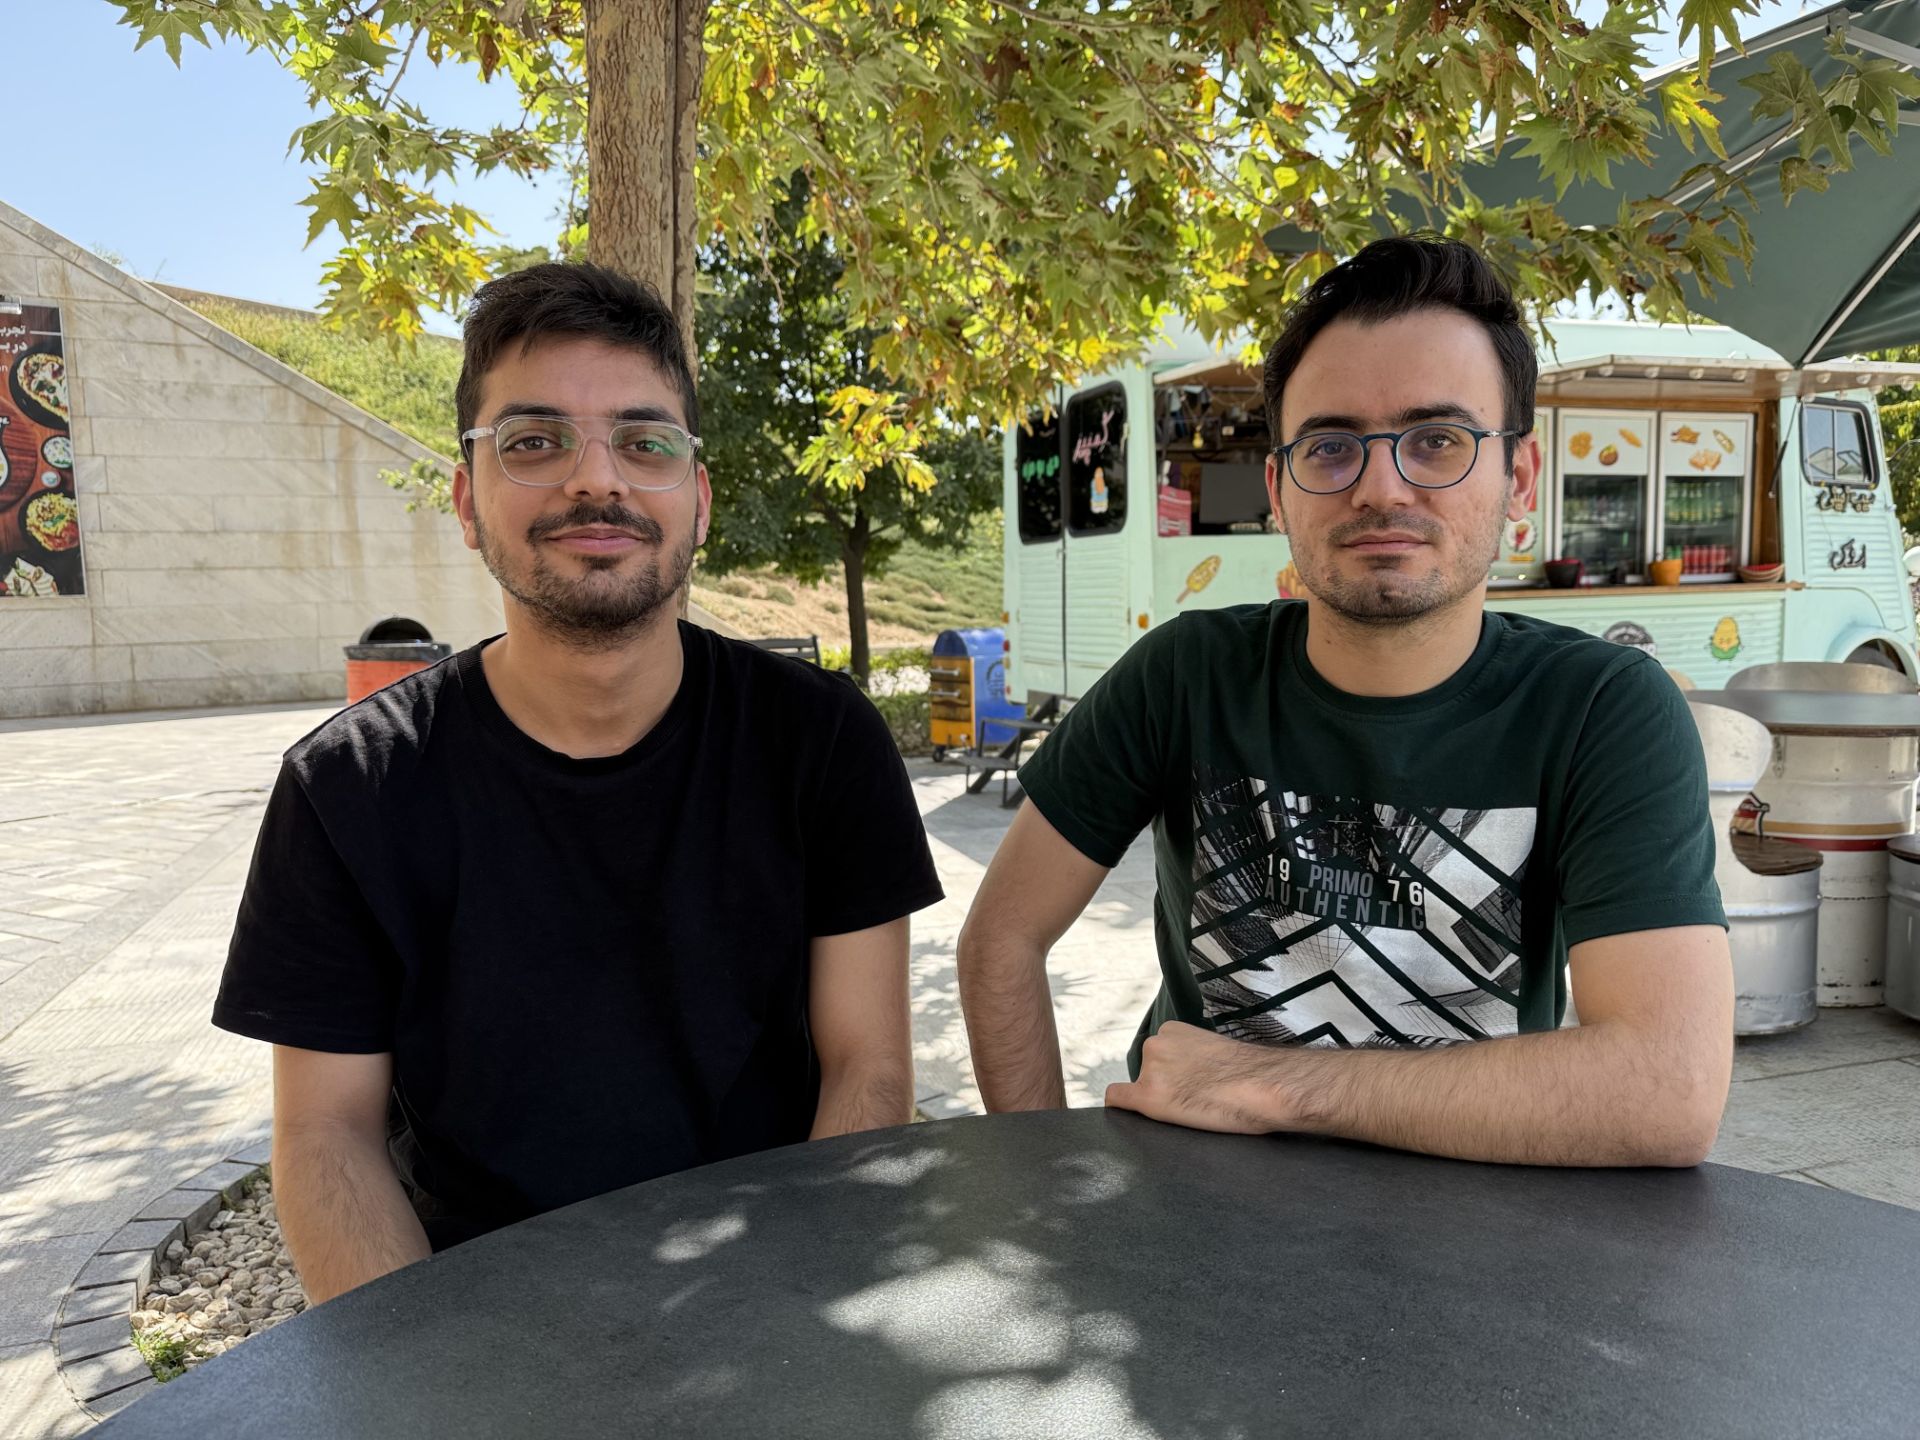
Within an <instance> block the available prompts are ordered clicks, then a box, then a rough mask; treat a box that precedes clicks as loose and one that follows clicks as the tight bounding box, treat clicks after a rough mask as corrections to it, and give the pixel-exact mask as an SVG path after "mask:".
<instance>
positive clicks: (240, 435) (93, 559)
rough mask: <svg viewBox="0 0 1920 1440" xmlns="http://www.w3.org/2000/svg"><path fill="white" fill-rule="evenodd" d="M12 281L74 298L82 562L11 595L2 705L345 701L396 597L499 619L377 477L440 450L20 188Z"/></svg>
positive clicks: (18, 288)
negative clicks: (39, 212) (257, 341)
mask: <svg viewBox="0 0 1920 1440" xmlns="http://www.w3.org/2000/svg"><path fill="white" fill-rule="evenodd" d="M0 296H5V297H7V298H9V299H22V300H37V301H43V302H47V303H51V304H57V305H58V306H59V307H60V309H61V319H62V324H63V329H64V332H65V341H66V359H67V374H68V385H69V392H70V393H69V399H70V405H71V409H72V416H73V426H72V430H73V448H74V488H75V492H76V499H77V503H78V506H79V511H80V543H81V550H82V556H83V559H84V563H85V566H86V594H84V595H79V596H57V597H49V598H46V599H21V598H17V597H5V598H0V717H19V716H36V715H68V714H83V713H90V712H99V711H119V710H148V709H166V708H178V707H189V706H201V705H228V704H253V703H264V702H271V701H283V700H325V699H334V698H339V697H342V696H344V694H345V689H346V686H345V671H344V661H343V659H342V656H341V652H340V647H341V646H342V645H344V644H347V643H349V642H351V641H353V640H354V639H356V638H358V636H359V634H360V631H361V630H362V629H363V628H364V627H365V626H366V625H367V624H368V622H370V621H372V620H375V619H378V618H379V617H381V616H383V615H388V614H403V615H410V616H412V617H413V618H415V619H417V620H420V621H422V622H423V623H425V624H426V625H427V626H428V627H429V628H430V629H431V630H432V631H433V633H434V636H435V638H437V639H441V640H446V641H448V642H450V643H452V644H453V645H454V646H455V647H456V648H458V647H461V646H465V645H470V644H472V643H473V642H474V641H476V640H478V639H481V638H483V637H484V636H486V635H489V634H492V633H494V632H496V631H497V630H499V629H500V628H501V618H500V597H499V592H498V590H497V589H496V588H495V586H494V584H493V581H492V579H491V578H490V577H489V576H488V575H487V573H486V570H485V569H484V568H483V567H482V565H481V563H480V559H479V557H478V556H477V555H475V554H474V553H473V552H471V551H470V550H468V549H467V548H466V546H465V544H464V543H463V542H462V540H461V537H460V530H459V527H458V525H457V524H456V523H455V522H454V521H453V520H452V518H451V517H448V516H443V515H437V514H429V513H427V512H424V511H423V512H419V513H414V514H409V513H408V511H407V508H406V504H405V502H404V501H403V500H402V499H401V497H400V496H399V495H397V494H395V493H394V492H393V491H392V490H390V489H389V488H388V487H387V485H386V484H385V482H384V481H383V480H382V479H381V478H380V476H381V471H382V470H388V469H405V468H406V467H407V466H408V465H409V464H411V463H412V462H413V461H414V460H415V459H417V458H424V457H427V456H428V455H429V454H430V452H429V451H427V450H426V449H425V447H423V446H421V445H418V444H416V443H415V442H414V441H412V440H411V439H409V438H408V437H407V436H405V435H402V434H401V433H400V432H399V431H397V430H394V429H393V428H391V427H390V426H387V425H385V424H383V423H381V422H380V421H378V420H376V419H374V418H373V417H372V416H370V415H368V414H366V413H365V412H364V411H361V410H358V409H356V408H354V407H353V406H352V405H350V404H348V403H347V402H346V401H345V400H342V399H341V398H340V397H339V396H337V395H334V394H333V393H332V392H330V391H328V390H325V389H323V388H321V387H320V386H318V385H316V384H314V383H313V382H312V381H310V380H308V379H306V378H305V377H304V376H302V375H299V374H297V373H296V372H294V371H292V370H289V369H288V368H286V367H285V366H283V365H281V364H280V363H279V362H277V361H275V360H273V359H271V358H269V357H268V356H265V355H262V354H261V353H260V352H259V351H257V350H255V349H253V347H251V346H249V345H247V344H245V343H244V342H243V341H241V340H239V339H236V338H235V337H234V336H232V335H229V334H228V333H227V332H225V331H224V330H221V329H219V328H218V327H217V326H215V325H213V324H212V322H210V321H208V320H206V319H205V318H203V317H202V316H200V315H198V314H197V313H195V312H194V311H192V310H190V309H188V308H187V307H186V306H184V305H181V304H180V303H178V302H177V301H174V300H172V299H169V298H168V297H166V296H164V295H162V294H161V293H160V292H159V291H157V290H154V289H152V288H151V287H149V286H147V285H144V284H142V283H141V282H139V281H137V280H135V279H133V278H132V277H130V276H127V275H124V274H122V273H121V272H119V271H118V270H116V269H114V268H113V267H112V266H110V265H108V264H107V263H106V262H104V261H102V260H100V259H98V258H96V257H94V256H92V255H89V254H87V253H86V252H85V251H83V250H81V249H80V248H79V247H77V246H75V245H72V244H71V243H69V242H68V241H66V240H63V239H61V238H60V237H59V236H57V235H54V234H53V233H52V232H50V231H48V230H46V229H45V228H44V227H42V226H40V225H38V224H36V223H35V222H34V221H32V220H30V219H28V218H27V217H26V216H24V215H22V214H20V213H19V212H18V211H15V210H12V209H10V208H8V207H7V206H5V205H0Z"/></svg>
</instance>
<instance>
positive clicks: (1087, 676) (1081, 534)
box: [1065, 382, 1133, 699]
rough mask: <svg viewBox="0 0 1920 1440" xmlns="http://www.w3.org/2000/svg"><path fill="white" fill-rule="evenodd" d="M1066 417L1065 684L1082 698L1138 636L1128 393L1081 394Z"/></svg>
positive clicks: (1115, 387) (1114, 387)
mask: <svg viewBox="0 0 1920 1440" xmlns="http://www.w3.org/2000/svg"><path fill="white" fill-rule="evenodd" d="M1065 416H1066V452H1067V459H1066V520H1067V524H1066V556H1065V562H1066V568H1065V575H1066V606H1065V614H1066V643H1065V650H1066V686H1065V693H1066V694H1067V695H1068V696H1070V697H1073V698H1076V699H1077V698H1078V697H1079V696H1081V695H1084V694H1086V693H1087V687H1088V686H1090V685H1092V684H1093V682H1094V681H1095V680H1098V679H1099V678H1100V677H1101V676H1102V675H1104V674H1105V673H1106V672H1107V670H1108V669H1109V668H1110V667H1111V666H1112V665H1113V662H1114V661H1116V660H1118V659H1119V658H1120V656H1121V655H1122V654H1123V653H1124V652H1125V650H1126V648H1127V645H1128V642H1129V641H1130V640H1131V639H1132V638H1133V636H1132V631H1131V629H1130V628H1129V624H1128V622H1129V620H1130V619H1131V616H1130V615H1129V613H1128V593H1127V550H1126V543H1125V541H1124V540H1123V538H1122V535H1121V532H1122V531H1123V530H1124V529H1125V528H1126V524H1127V510H1128V504H1127V501H1128V496H1127V489H1128V486H1127V459H1128V448H1127V441H1128V416H1127V392H1126V389H1125V387H1124V386H1122V385H1121V384H1119V383H1118V382H1115V383H1113V384H1110V385H1101V386H1099V387H1097V388H1096V389H1092V390H1088V391H1086V392H1085V393H1083V394H1080V395H1076V396H1074V397H1073V399H1071V400H1069V401H1068V402H1067V408H1066V412H1065Z"/></svg>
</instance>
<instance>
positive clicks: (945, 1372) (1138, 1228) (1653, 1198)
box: [122, 1112, 1920, 1440]
mask: <svg viewBox="0 0 1920 1440" xmlns="http://www.w3.org/2000/svg"><path fill="white" fill-rule="evenodd" d="M1896 1222H1897V1223H1896ZM1908 1223H1909V1222H1908V1220H1907V1217H1906V1216H1905V1214H1904V1212H1900V1211H1897V1210H1894V1209H1893V1208H1892V1207H1888V1206H1875V1205H1872V1204H1871V1202H1867V1201H1862V1200H1858V1199H1855V1198H1853V1197H1849V1196H1839V1195H1835V1194H1832V1193H1831V1192H1819V1191H1814V1190H1813V1189H1812V1188H1811V1187H1798V1186H1792V1185H1790V1184H1787V1183H1786V1182H1780V1181H1773V1180H1768V1179H1765V1178H1764V1177H1758V1176H1751V1175H1746V1174H1744V1173H1742V1172H1738V1171H1727V1170H1718V1169H1705V1170H1698V1171H1687V1172H1653V1171H1615V1172H1574V1171H1552V1170H1531V1169H1525V1168H1505V1167H1486V1166H1469V1165H1457V1164H1452V1163H1449V1162H1443V1161H1434V1160H1427V1159H1424V1158H1422V1157H1417V1156H1406V1155H1394V1154H1389V1153H1385V1152H1380V1151H1375V1150H1371V1149H1369V1148H1368V1147H1364V1146H1349V1145H1339V1144H1333V1143H1321V1142H1314V1141H1292V1140H1285V1141H1283V1140H1272V1139H1240V1138H1232V1137H1219V1136H1203V1135H1198V1134H1196V1133H1194V1132H1191V1131H1183V1130H1178V1129H1175V1128H1173V1127H1167V1126H1159V1125H1155V1124H1153V1123H1152V1122H1150V1121H1145V1120H1141V1119H1139V1118H1138V1117H1134V1116H1130V1115H1125V1114H1121V1113H1118V1112H1100V1113H1098V1114H1088V1113H1086V1112H1079V1113H1075V1114H1063V1113H1059V1112H1055V1113H1052V1114H1044V1115H1023V1116H1002V1117H997V1118H994V1119H991V1120H978V1119H975V1120H959V1121H952V1122H948V1123H946V1124H940V1125H924V1126H912V1127H907V1128H905V1129H902V1130H895V1131H888V1132H883V1133H881V1134H878V1135H874V1136H870V1137H869V1136H849V1137H844V1138H842V1139H840V1140H833V1141H826V1142H821V1143H819V1144H815V1145H808V1146H799V1147H792V1148H789V1149H786V1150H781V1151H775V1152H770V1153H768V1154H766V1155H761V1156H751V1157H746V1158H743V1159H741V1160H737V1161H731V1162H728V1163H726V1164H723V1165H717V1166H711V1167H708V1168H706V1169H703V1170H698V1171H691V1172H688V1173H686V1174H683V1175H678V1176H672V1177H668V1178H666V1179H663V1180H659V1181H654V1182H651V1183H649V1184H646V1185H641V1186H636V1187H634V1188H633V1189H630V1190H626V1191H622V1192H618V1193H617V1194H614V1195H610V1196H603V1197H601V1198H600V1199H597V1200H592V1201H587V1202H585V1203H583V1204H581V1205H577V1206H573V1207H570V1208H568V1209H566V1210H561V1211H556V1212H554V1213H552V1214H549V1215H546V1216H542V1217H540V1218H539V1219H536V1220H533V1221H529V1222H527V1223H526V1224H523V1225H520V1226H516V1227H513V1228H512V1229H510V1230H505V1231H500V1232H497V1233H495V1234H493V1235H489V1236H485V1237H483V1238H481V1239H480V1240H477V1241H474V1242H472V1243H471V1244H469V1245H465V1246H461V1247H459V1248H458V1249H455V1250H452V1251H449V1252H447V1253H445V1254H443V1255H440V1256H437V1257H435V1258H434V1259H432V1260H430V1261H428V1262H425V1263H424V1264H421V1265H417V1266H413V1267H411V1268H409V1269H407V1270H405V1271H402V1272H399V1273H398V1274H395V1275H393V1276H390V1277H388V1279H386V1280H384V1281H381V1282H378V1283H376V1284H374V1285H371V1286H368V1287H366V1288H364V1289H362V1290H359V1291H355V1292H353V1293H351V1294H349V1295H347V1296H344V1297H342V1298H341V1299H339V1300H336V1301H334V1302H332V1303H330V1304H328V1305H325V1306H322V1307H320V1308H319V1309H317V1310H316V1311H314V1312H312V1313H310V1314H309V1315H307V1316H305V1317H302V1319H300V1320H299V1321H296V1322H295V1323H293V1324H291V1325H287V1326H283V1327H281V1328H280V1329H279V1330H276V1331H274V1332H273V1333H271V1334H269V1335H266V1336H262V1337H260V1338H259V1339H257V1340H255V1341H253V1342H251V1343H249V1344H248V1345H246V1346H243V1347H241V1348H240V1349H239V1350H237V1351H235V1352H233V1353H232V1354H230V1355H228V1356H226V1357H223V1358H222V1360H220V1361H219V1362H217V1363H216V1364H214V1365H210V1366H206V1367H203V1369H201V1370H200V1371H198V1372H196V1373H195V1374H194V1375H191V1376H188V1377H187V1378H186V1379H185V1380H182V1381H180V1382H178V1383H177V1385H174V1386H169V1387H167V1390H168V1392H177V1393H163V1394H162V1395H161V1396H158V1397H156V1398H155V1400H153V1401H146V1402H142V1405H140V1406H136V1407H134V1408H133V1409H131V1410H129V1411H128V1412H127V1413H126V1416H124V1417H122V1418H123V1420H131V1419H134V1418H135V1417H141V1412H142V1410H143V1409H145V1410H147V1411H148V1414H149V1415H150V1416H151V1419H152V1422H154V1423H149V1425H148V1427H147V1428H146V1429H145V1430H141V1429H138V1428H134V1429H132V1430H130V1431H129V1432H128V1433H132V1434H142V1433H144V1434H151V1435H173V1434H179V1435H182V1436H186V1435H192V1436H194V1437H196V1440H204V1437H211V1436H214V1435H219V1434H233V1435H243V1434H249V1433H252V1432H250V1430H249V1429H248V1428H247V1427H248V1426H249V1425H250V1424H252V1423H253V1421H254V1420H256V1419H257V1417H258V1416H259V1415H261V1414H263V1413H267V1410H266V1408H265V1407H268V1406H271V1407H272V1413H274V1414H275V1416H276V1434H277V1435H279V1436H283V1437H287V1440H293V1437H298V1436H305V1435H316V1436H317V1435H323V1434H325V1435H343V1434H376V1433H402V1432H404V1433H408V1434H413V1435H416V1436H440V1435H447V1436H455V1435H458V1436H470V1435H509V1434H512V1435H517V1434H554V1435H573V1434H660V1435H673V1436H677V1437H678V1436H689V1437H707V1436H714V1437H718V1436H728V1437H737V1436H779V1437H781V1440H797V1437H803V1436H819V1437H832V1440H854V1437H869V1436H871V1437H887V1440H895V1437H923V1440H960V1437H995V1440H1000V1437H1011V1436H1035V1437H1046V1440H1072V1437H1081V1436H1085V1437H1099V1440H1115V1437H1127V1440H1144V1437H1157V1440H1187V1437H1200V1436H1206V1437H1210V1440H1222V1437H1248V1436H1256V1435H1267V1434H1272V1433H1279V1432H1280V1431H1285V1432H1286V1433H1295V1432H1298V1433H1318V1432H1321V1431H1328V1432H1330V1433H1347V1432H1348V1431H1349V1430H1350V1428H1351V1422H1352V1421H1353V1419H1354V1417H1355V1416H1356V1415H1365V1416H1366V1417H1367V1421H1366V1429H1368V1430H1369V1431H1370V1432H1372V1433H1389V1432H1391V1431H1397V1430H1408V1431H1410V1432H1411V1433H1443V1432H1444V1433H1458V1434H1468V1433H1472V1434H1476V1435H1483V1434H1496V1433H1497V1434H1512V1435H1525V1434H1538V1433H1577V1434H1601V1433H1642V1432H1644V1431H1648V1430H1652V1429H1667V1428H1678V1429H1681V1430H1683V1431H1685V1432H1686V1433H1688V1434H1690V1435H1693V1436H1695V1437H1696V1440H1698V1437H1704V1436H1707V1435H1715V1436H1717V1435H1733V1434H1745V1433H1753V1432H1752V1428H1751V1427H1748V1426H1747V1421H1748V1420H1752V1421H1753V1422H1755V1423H1756V1424H1757V1425H1758V1426H1759V1428H1760V1429H1763V1430H1766V1431H1768V1432H1769V1433H1805V1432H1807V1431H1809V1430H1812V1429H1823V1430H1828V1431H1830V1432H1831V1433H1887V1434H1892V1433H1901V1432H1900V1431H1899V1426H1898V1425H1897V1424H1896V1425H1895V1426H1894V1427H1893V1428H1889V1427H1888V1425H1887V1424H1886V1423H1885V1422H1886V1421H1887V1420H1888V1418H1889V1417H1892V1416H1897V1415H1900V1414H1908V1415H1909V1418H1910V1412H1908V1411H1906V1410H1905V1409H1904V1408H1902V1407H1904V1406H1905V1404H1906V1400H1905V1399H1903V1398H1901V1397H1911V1398H1912V1399H1914V1400H1915V1402H1916V1403H1920V1378H1916V1377H1914V1376H1912V1375H1911V1374H1910V1373H1908V1372H1907V1371H1905V1370H1902V1369H1901V1367H1900V1364H1899V1362H1898V1360H1897V1358H1896V1357H1898V1356H1899V1355H1903V1354H1905V1353H1906V1350H1907V1348H1909V1347H1910V1344H1911V1333H1910V1331H1902V1332H1901V1333H1899V1334H1894V1333H1891V1332H1890V1331H1889V1328H1888V1325H1887V1324H1886V1323H1875V1322H1872V1321H1870V1320H1868V1319H1866V1318H1865V1317H1871V1316H1880V1317H1882V1318H1883V1321H1890V1322H1894V1323H1893V1328H1894V1329H1898V1328H1899V1325H1900V1323H1902V1322H1900V1321H1899V1320H1898V1317H1902V1316H1907V1315H1910V1314H1911V1313H1912V1310H1913V1301H1912V1296H1911V1289H1912V1286H1913V1284H1914V1283H1915V1281H1916V1278H1920V1270H1916V1266H1915V1263H1914V1261H1913V1260H1912V1259H1911V1258H1910V1257H1908V1256H1907V1255H1905V1254H1904V1253H1903V1252H1902V1251H1901V1250H1900V1248H1899V1247H1900V1246H1901V1243H1902V1242H1901V1237H1902V1236H1908V1237H1909V1238H1910V1231H1907V1230H1901V1229H1899V1228H1897V1225H1899V1224H1908ZM1868 1256H1871V1257H1874V1259H1873V1261H1872V1262H1871V1263H1862V1262H1863V1257H1868ZM1788 1355H1791V1356H1792V1357H1793V1360H1792V1362H1791V1363H1783V1361H1782V1357H1784V1356H1788ZM1868 1375H1871V1376H1873V1377H1874V1378H1873V1380H1872V1382H1871V1383H1868V1382H1867V1380H1866V1378H1865V1377H1867V1376H1868ZM1814 1377H1818V1381H1817V1383H1814ZM215 1382H218V1383H219V1384H222V1385H224V1387H225V1388H224V1391H221V1390H217V1389H215V1388H213V1387H214V1384H215ZM196 1386H199V1387H200V1388H199V1389H197V1390H196V1389H195V1388H194V1387H196ZM196 1395H197V1396H199V1397H201V1398H200V1399H198V1400H190V1398H189V1397H190V1396H196ZM1896 1401H1897V1402H1898V1403H1897V1404H1896ZM175 1402H178V1403H175ZM163 1414H164V1415H168V1416H172V1417H178V1419H179V1420H180V1421H181V1423H180V1424H179V1425H178V1426H177V1427H176V1428H172V1429H168V1428H164V1426H163V1425H162V1424H160V1423H157V1422H159V1421H160V1420H161V1417H162V1415H163ZM1656 1417H1658V1419H1659V1421H1660V1423H1659V1424H1657V1425H1656V1423H1655V1421H1656ZM1761 1417H1765V1419H1764V1420H1763V1419H1762V1418H1761ZM143 1418H144V1417H143ZM1735 1422H1738V1423H1737V1424H1736V1423H1735ZM1741 1427H1747V1428H1741Z"/></svg>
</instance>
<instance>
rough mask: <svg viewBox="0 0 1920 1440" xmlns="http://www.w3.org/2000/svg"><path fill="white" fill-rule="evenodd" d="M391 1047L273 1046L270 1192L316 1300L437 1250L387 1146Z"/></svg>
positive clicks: (302, 1280)
mask: <svg viewBox="0 0 1920 1440" xmlns="http://www.w3.org/2000/svg"><path fill="white" fill-rule="evenodd" d="M392 1088H393V1057H392V1056H391V1055H334V1054H328V1053H326V1052H323V1051H319V1050H299V1049H296V1048H294V1047H293V1046H291V1045H276V1046H274V1047H273V1196H274V1207H275V1209H276V1210H277V1211H278V1213H279V1216H280V1225H281V1228H282V1230H283V1231H284V1232H285V1234H286V1238H287V1248H288V1249H289V1250H290V1251H292V1252H293V1263H294V1268H295V1269H297V1270H298V1271H299V1272H300V1283H301V1285H302V1286H303V1287H304V1288H305V1290H306V1292H307V1298H308V1299H309V1300H310V1301H312V1302H313V1303H314V1304H316V1305H317V1304H319V1303H321V1302H322V1301H325V1300H331V1299H332V1298H333V1297H334V1296H336V1295H339V1294H341V1293H343V1292H344V1291H347V1290H351V1289H353V1288H354V1287H355V1286H359V1285H364V1284H366V1283H367V1281H369V1280H374V1279H377V1278H379V1277H380V1276H382V1275H385V1274H386V1273H387V1272H388V1271H390V1270H398V1269H399V1268H400V1267H401V1266H403V1265H410V1264H412V1263H413V1262H414V1261H415V1260H424V1259H425V1258H426V1257H427V1256H428V1254H430V1253H431V1247H430V1246H429V1245H428V1244H427V1234H426V1231H425V1230H423V1229H422V1228H421V1226H420V1220H419V1217H418V1216H416V1215H415V1214H414V1213H413V1206H412V1205H411V1204H409V1203H408V1201H407V1195H406V1191H405V1190H403V1189H402V1188H401V1186H400V1177H399V1176H398V1175H397V1174H395V1173H394V1168H393V1162H392V1160H390V1159H389V1158H388V1156H387V1096H388V1093H389V1092H390V1091H391V1090H392Z"/></svg>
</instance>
